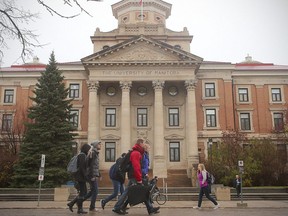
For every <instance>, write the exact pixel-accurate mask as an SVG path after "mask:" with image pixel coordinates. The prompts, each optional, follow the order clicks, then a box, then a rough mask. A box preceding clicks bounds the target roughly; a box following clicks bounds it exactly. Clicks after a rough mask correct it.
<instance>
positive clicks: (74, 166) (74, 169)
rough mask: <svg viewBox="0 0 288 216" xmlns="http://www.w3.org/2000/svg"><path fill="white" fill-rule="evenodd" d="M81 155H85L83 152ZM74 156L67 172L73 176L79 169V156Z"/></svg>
mask: <svg viewBox="0 0 288 216" xmlns="http://www.w3.org/2000/svg"><path fill="white" fill-rule="evenodd" d="M79 154H84V153H83V152H80V153H79ZM79 154H77V155H74V156H73V157H72V158H71V159H70V161H69V163H68V165H67V172H69V173H71V174H74V173H76V172H77V171H78V167H77V161H78V155H79Z"/></svg>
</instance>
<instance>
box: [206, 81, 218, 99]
mask: <svg viewBox="0 0 288 216" xmlns="http://www.w3.org/2000/svg"><path fill="white" fill-rule="evenodd" d="M215 96H216V94H215V83H205V97H215Z"/></svg>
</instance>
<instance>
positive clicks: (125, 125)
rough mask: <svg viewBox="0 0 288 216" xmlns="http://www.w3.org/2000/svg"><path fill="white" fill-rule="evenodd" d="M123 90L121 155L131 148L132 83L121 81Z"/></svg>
mask: <svg viewBox="0 0 288 216" xmlns="http://www.w3.org/2000/svg"><path fill="white" fill-rule="evenodd" d="M120 87H121V89H122V101H121V153H123V152H127V151H128V150H129V149H130V148H131V132H130V130H131V123H130V122H131V119H130V89H131V87H132V82H131V81H120Z"/></svg>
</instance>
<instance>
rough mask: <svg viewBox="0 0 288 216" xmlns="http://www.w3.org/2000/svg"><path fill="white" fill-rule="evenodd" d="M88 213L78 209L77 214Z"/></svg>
mask: <svg viewBox="0 0 288 216" xmlns="http://www.w3.org/2000/svg"><path fill="white" fill-rule="evenodd" d="M87 213H88V212H86V211H84V210H83V209H78V211H77V214H87Z"/></svg>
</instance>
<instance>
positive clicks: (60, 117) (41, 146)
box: [11, 52, 76, 187]
mask: <svg viewBox="0 0 288 216" xmlns="http://www.w3.org/2000/svg"><path fill="white" fill-rule="evenodd" d="M63 80H64V77H63V76H62V75H61V72H60V71H58V68H57V66H56V61H55V56H54V53H53V52H52V54H51V56H50V59H49V65H47V67H46V71H45V72H43V73H42V74H41V77H40V78H39V80H38V83H37V84H36V88H35V90H34V91H33V93H34V94H35V97H33V98H31V100H32V101H33V102H34V105H33V106H32V107H30V108H29V110H28V118H29V120H30V121H29V122H27V123H26V132H25V134H24V139H23V143H22V144H21V146H20V153H19V161H18V163H17V164H16V165H15V167H14V168H15V169H14V176H13V181H12V184H11V186H12V187H37V186H38V185H39V181H38V174H39V168H40V163H41V155H42V154H45V156H46V161H45V162H46V163H45V174H44V180H43V181H42V185H43V187H56V186H60V185H61V184H63V183H65V182H66V181H67V180H68V177H69V176H68V174H67V171H66V166H67V163H68V162H69V160H70V158H71V155H72V154H71V153H72V144H73V137H74V136H75V135H76V134H75V133H73V130H74V129H75V128H74V127H73V125H72V123H70V122H69V119H70V118H71V114H70V110H71V108H72V104H71V100H68V99H67V96H68V91H69V90H68V89H67V88H65V84H64V82H63Z"/></svg>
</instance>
